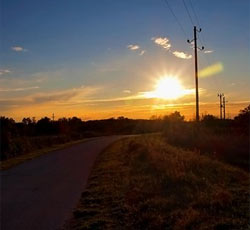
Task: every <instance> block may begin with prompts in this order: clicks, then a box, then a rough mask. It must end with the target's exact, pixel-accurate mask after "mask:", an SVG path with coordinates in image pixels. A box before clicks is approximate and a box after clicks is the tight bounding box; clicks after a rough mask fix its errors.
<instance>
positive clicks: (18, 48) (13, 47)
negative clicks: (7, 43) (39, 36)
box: [11, 46, 27, 52]
mask: <svg viewBox="0 0 250 230" xmlns="http://www.w3.org/2000/svg"><path fill="white" fill-rule="evenodd" d="M11 49H12V50H13V51H16V52H25V51H27V49H24V48H23V47H21V46H12V47H11Z"/></svg>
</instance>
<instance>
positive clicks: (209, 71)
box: [199, 62, 224, 78]
mask: <svg viewBox="0 0 250 230" xmlns="http://www.w3.org/2000/svg"><path fill="white" fill-rule="evenodd" d="M223 69H224V67H223V64H222V63H221V62H218V63H216V64H214V65H211V66H208V67H206V68H204V69H202V70H201V71H200V72H199V77H201V78H205V77H209V76H212V75H215V74H217V73H220V72H222V71H223Z"/></svg>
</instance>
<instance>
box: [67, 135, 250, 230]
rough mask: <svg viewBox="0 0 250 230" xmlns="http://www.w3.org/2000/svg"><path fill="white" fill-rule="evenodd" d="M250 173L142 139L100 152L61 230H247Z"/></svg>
mask: <svg viewBox="0 0 250 230" xmlns="http://www.w3.org/2000/svg"><path fill="white" fill-rule="evenodd" d="M249 179H250V178H249V173H247V172H246V171H244V170H242V169H239V168H237V167H233V166H231V165H229V164H227V163H223V162H221V161H218V160H216V159H213V158H211V157H210V156H208V155H206V154H201V153H200V151H188V150H184V149H182V148H178V147H174V146H172V145H169V144H168V143H167V142H166V137H165V136H164V135H142V136H139V137H132V138H127V139H124V140H121V141H118V142H116V143H115V144H113V145H112V146H111V147H109V148H108V149H106V150H105V151H104V152H102V153H101V154H100V155H99V157H98V159H97V161H96V163H95V166H94V168H93V170H92V173H91V175H90V177H89V180H88V185H87V188H86V190H85V191H84V192H83V193H82V197H81V200H80V203H79V205H78V207H77V208H76V210H75V211H74V218H73V219H72V220H71V222H70V223H69V224H68V225H67V226H66V227H65V228H66V229H74V230H78V229H79V230H80V229H82V230H84V229H86V230H87V229H152V230H153V229H167V230H185V229H190V230H220V229H223V230H241V229H242V230H246V229H249V228H250V224H249V219H250V215H249V214H250V212H249V204H250V203H249V195H250V194H249V186H250V184H249Z"/></svg>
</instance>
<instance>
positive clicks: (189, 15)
mask: <svg viewBox="0 0 250 230" xmlns="http://www.w3.org/2000/svg"><path fill="white" fill-rule="evenodd" d="M182 2H183V5H184V7H185V9H186V11H187V14H188V17H189V19H190V22H191V24H192V26H194V22H193V19H192V17H191V14H190V12H189V10H188V7H187V5H186V3H185V0H182Z"/></svg>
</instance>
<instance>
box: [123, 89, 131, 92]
mask: <svg viewBox="0 0 250 230" xmlns="http://www.w3.org/2000/svg"><path fill="white" fill-rule="evenodd" d="M122 92H123V93H131V90H129V89H124V90H123V91H122Z"/></svg>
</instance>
